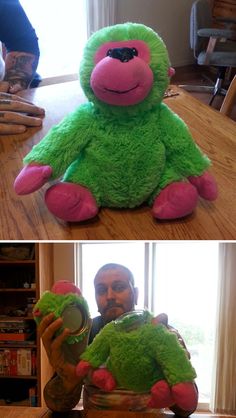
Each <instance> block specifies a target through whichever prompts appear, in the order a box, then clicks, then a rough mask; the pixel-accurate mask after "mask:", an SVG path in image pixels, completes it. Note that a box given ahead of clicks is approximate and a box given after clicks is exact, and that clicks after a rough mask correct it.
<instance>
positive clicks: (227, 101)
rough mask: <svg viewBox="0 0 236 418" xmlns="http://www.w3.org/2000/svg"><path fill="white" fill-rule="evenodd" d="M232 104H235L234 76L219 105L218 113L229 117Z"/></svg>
mask: <svg viewBox="0 0 236 418" xmlns="http://www.w3.org/2000/svg"><path fill="white" fill-rule="evenodd" d="M234 104H236V75H235V76H234V78H233V80H232V81H231V83H230V86H229V88H228V91H227V93H226V96H225V98H224V101H223V103H222V105H221V108H220V112H221V113H223V114H224V115H226V116H230V114H231V112H232V109H233V105H234Z"/></svg>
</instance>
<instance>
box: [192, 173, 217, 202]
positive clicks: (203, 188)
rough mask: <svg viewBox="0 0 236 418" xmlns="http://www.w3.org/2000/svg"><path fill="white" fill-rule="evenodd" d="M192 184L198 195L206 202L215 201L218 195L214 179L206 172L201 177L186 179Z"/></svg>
mask: <svg viewBox="0 0 236 418" xmlns="http://www.w3.org/2000/svg"><path fill="white" fill-rule="evenodd" d="M188 179H189V181H190V183H192V184H193V185H194V186H195V187H196V189H197V191H198V193H199V195H200V196H201V197H203V198H204V199H206V200H215V199H216V198H217V195H218V190H217V184H216V181H215V179H214V177H213V176H212V175H211V174H210V173H208V171H206V172H205V173H204V174H202V175H201V176H198V177H195V176H191V177H189V178H188Z"/></svg>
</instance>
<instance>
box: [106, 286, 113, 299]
mask: <svg viewBox="0 0 236 418" xmlns="http://www.w3.org/2000/svg"><path fill="white" fill-rule="evenodd" d="M107 299H115V294H114V291H113V290H112V287H108V289H107Z"/></svg>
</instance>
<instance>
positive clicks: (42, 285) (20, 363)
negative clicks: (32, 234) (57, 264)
mask: <svg viewBox="0 0 236 418" xmlns="http://www.w3.org/2000/svg"><path fill="white" fill-rule="evenodd" d="M45 274H48V275H49V277H52V248H51V246H50V245H49V244H46V243H45V244H38V243H14V242H11V243H6V242H4V243H0V387H1V391H0V405H21V406H43V397H42V391H43V387H44V385H45V383H46V381H47V380H48V378H50V372H51V369H50V367H49V366H48V361H47V357H46V355H45V352H44V349H43V347H42V344H41V342H40V340H39V337H38V335H37V330H36V324H35V321H34V319H33V316H32V309H33V306H34V304H35V303H36V301H37V300H38V299H39V297H40V295H41V294H42V292H43V291H44V290H46V289H49V288H50V286H51V284H50V282H49V281H48V280H49V279H47V280H46V278H45V277H44V275H45ZM45 369H47V370H46V371H45Z"/></svg>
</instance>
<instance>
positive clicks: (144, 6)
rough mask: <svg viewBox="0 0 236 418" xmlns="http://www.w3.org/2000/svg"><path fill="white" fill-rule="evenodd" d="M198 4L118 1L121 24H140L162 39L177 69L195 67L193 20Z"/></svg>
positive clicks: (185, 0) (166, 0)
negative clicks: (191, 43)
mask: <svg viewBox="0 0 236 418" xmlns="http://www.w3.org/2000/svg"><path fill="white" fill-rule="evenodd" d="M193 2H194V0H118V2H117V3H118V6H117V23H122V22H128V21H129V22H138V23H143V24H145V25H147V26H150V27H152V28H153V29H154V30H155V31H156V32H158V33H159V35H160V36H161V37H162V39H163V40H164V42H165V43H166V46H167V48H168V51H169V56H170V60H171V64H172V65H173V66H174V67H178V66H182V65H188V64H192V63H193V62H194V59H193V54H192V51H191V49H190V46H189V19H190V10H191V6H192V3H193Z"/></svg>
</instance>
